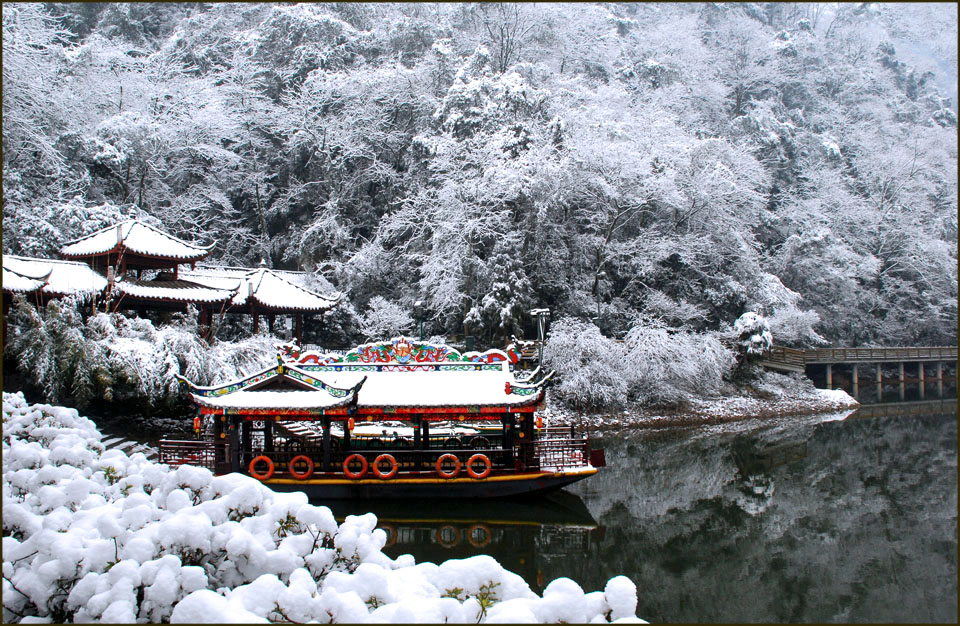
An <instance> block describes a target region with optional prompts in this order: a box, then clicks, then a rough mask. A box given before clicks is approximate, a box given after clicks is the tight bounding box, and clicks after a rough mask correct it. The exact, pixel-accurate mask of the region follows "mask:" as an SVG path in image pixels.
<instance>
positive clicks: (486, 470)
mask: <svg viewBox="0 0 960 626" xmlns="http://www.w3.org/2000/svg"><path fill="white" fill-rule="evenodd" d="M475 461H480V462H481V463H483V464H484V465H486V467H485V468H484V470H483V471H482V472H479V473H477V472H476V471H474V469H473V463H474V462H475ZM492 467H493V464H492V463H490V459H488V458H487V455H486V454H474V455H473V456H472V457H470V459H469V460H468V461H467V473H468V474H470V478H476V479H480V478H486V477H487V476H489V475H490V469H491V468H492Z"/></svg>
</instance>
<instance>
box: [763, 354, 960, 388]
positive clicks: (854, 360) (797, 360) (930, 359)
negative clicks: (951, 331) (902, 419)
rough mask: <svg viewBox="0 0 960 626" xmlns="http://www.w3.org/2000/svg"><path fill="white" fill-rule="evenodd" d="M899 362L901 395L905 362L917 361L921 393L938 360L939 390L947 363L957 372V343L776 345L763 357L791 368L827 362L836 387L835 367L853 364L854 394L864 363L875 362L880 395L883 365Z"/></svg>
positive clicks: (771, 363) (828, 375) (828, 380)
mask: <svg viewBox="0 0 960 626" xmlns="http://www.w3.org/2000/svg"><path fill="white" fill-rule="evenodd" d="M885 363H897V364H898V365H899V376H898V378H897V381H898V382H899V384H900V396H901V397H902V396H903V387H904V384H905V382H906V376H905V366H904V364H905V363H915V364H916V367H917V378H916V379H915V382H917V383H919V385H920V397H921V398H922V397H923V389H924V385H925V383H926V369H927V368H926V365H927V364H935V366H936V368H935V370H934V372H933V374H934V378H933V380H935V381H936V383H937V388H938V391H939V392H940V393H941V394H942V390H943V378H944V376H943V370H944V367H943V364H944V363H946V364H948V367H950V366H951V365H952V366H953V368H954V375H956V365H957V347H956V346H933V347H908V348H816V349H812V350H796V349H794V348H784V347H780V346H773V347H772V348H771V349H770V351H769V352H767V353H766V354H765V355H764V357H763V359H762V360H761V365H763V366H764V367H766V368H769V369H777V370H784V371H791V372H806V371H807V368H808V367H809V366H811V365H823V366H825V369H826V386H827V388H828V389H833V368H834V366H835V365H849V366H850V368H851V372H850V379H851V382H852V386H853V389H852V391H853V395H854V397H857V396H858V395H859V390H860V389H859V388H860V371H859V370H860V366H861V365H867V364H872V365H873V366H874V369H875V370H876V379H875V380H876V385H877V395H878V396H880V394H881V390H882V386H883V365H884V364H885Z"/></svg>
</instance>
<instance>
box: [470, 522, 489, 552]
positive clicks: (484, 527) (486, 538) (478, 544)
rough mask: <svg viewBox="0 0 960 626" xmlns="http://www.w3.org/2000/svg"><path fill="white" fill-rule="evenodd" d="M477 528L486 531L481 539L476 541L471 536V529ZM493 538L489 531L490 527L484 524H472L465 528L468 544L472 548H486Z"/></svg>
mask: <svg viewBox="0 0 960 626" xmlns="http://www.w3.org/2000/svg"><path fill="white" fill-rule="evenodd" d="M475 530H479V531H483V532H484V533H486V534H485V535H484V537H483V539H482V540H480V541H477V540H475V539H474V538H473V531H475ZM491 539H493V533H492V532H490V528H489V527H488V526H487V525H486V524H474V525H473V526H471V527H470V528H468V529H467V541H469V542H470V545H471V546H473V547H474V548H486V547H487V545H489V544H490V540H491Z"/></svg>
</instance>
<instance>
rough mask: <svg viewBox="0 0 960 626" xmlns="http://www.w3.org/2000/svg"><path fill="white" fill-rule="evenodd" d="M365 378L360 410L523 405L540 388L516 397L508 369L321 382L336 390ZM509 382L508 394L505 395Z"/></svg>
mask: <svg viewBox="0 0 960 626" xmlns="http://www.w3.org/2000/svg"><path fill="white" fill-rule="evenodd" d="M363 376H366V377H367V381H366V382H365V383H364V384H363V388H362V389H360V392H359V393H358V394H357V406H358V407H360V408H380V407H432V408H437V407H461V406H463V407H482V406H523V405H526V404H530V403H531V402H533V401H535V400H538V399H539V393H538V392H539V389H535V390H532V389H531V391H532V393H529V394H524V395H519V394H517V393H513V392H514V391H518V390H519V389H514V387H519V388H521V389H524V390H526V388H525V387H523V386H522V385H520V384H519V383H516V381H515V379H514V377H513V372H511V371H510V370H509V369H506V371H504V370H503V369H500V370H479V371H478V370H474V371H457V370H454V371H449V370H447V371H443V370H441V371H433V370H421V371H414V372H404V371H399V372H398V371H386V372H384V371H380V372H333V373H329V372H324V375H323V381H324V382H326V383H328V384H330V385H333V386H335V387H349V386H351V385H355V384H356V383H357V382H358V381H359V380H360V378H362V377H363ZM507 383H510V385H511V393H507V392H506V384H507Z"/></svg>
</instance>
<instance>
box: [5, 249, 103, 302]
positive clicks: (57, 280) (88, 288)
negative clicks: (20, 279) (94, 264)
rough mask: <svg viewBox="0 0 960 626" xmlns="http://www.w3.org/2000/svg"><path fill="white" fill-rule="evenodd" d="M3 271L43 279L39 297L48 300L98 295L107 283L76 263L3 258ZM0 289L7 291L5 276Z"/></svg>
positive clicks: (87, 267) (88, 267)
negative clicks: (44, 277) (61, 297)
mask: <svg viewBox="0 0 960 626" xmlns="http://www.w3.org/2000/svg"><path fill="white" fill-rule="evenodd" d="M3 268H4V270H9V271H11V272H16V273H17V274H20V275H21V276H25V277H35V278H37V279H39V278H40V277H42V276H45V275H47V278H46V282H45V284H44V285H43V289H42V293H45V294H48V295H51V296H67V295H77V294H84V295H88V294H93V293H99V292H101V291H103V290H104V289H106V287H107V279H106V278H105V277H103V276H101V275H100V274H98V273H96V272H95V271H93V270H92V269H90V266H89V265H87V264H85V263H80V262H77V261H61V260H53V259H34V258H30V257H21V256H14V255H7V254H4V255H3ZM3 288H4V289H7V272H4V275H3Z"/></svg>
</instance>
